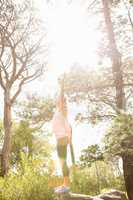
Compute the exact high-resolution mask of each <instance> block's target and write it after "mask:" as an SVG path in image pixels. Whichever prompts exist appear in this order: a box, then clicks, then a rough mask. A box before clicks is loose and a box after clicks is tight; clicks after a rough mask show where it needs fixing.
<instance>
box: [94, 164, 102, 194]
mask: <svg viewBox="0 0 133 200" xmlns="http://www.w3.org/2000/svg"><path fill="white" fill-rule="evenodd" d="M95 170H96V176H97V189H98V194H100V192H101V185H100V176H99V170H98V166H97V161H95Z"/></svg>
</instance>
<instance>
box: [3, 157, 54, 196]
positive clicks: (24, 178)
mask: <svg viewBox="0 0 133 200" xmlns="http://www.w3.org/2000/svg"><path fill="white" fill-rule="evenodd" d="M34 161H35V160H32V159H29V160H28V158H24V159H22V163H21V166H20V167H19V170H18V171H16V173H13V172H10V174H9V175H8V176H7V177H5V178H0V191H1V193H0V195H1V196H0V200H54V199H55V197H54V193H53V190H52V187H50V186H49V174H48V173H46V172H42V171H39V170H38V168H39V166H36V167H35V165H33V166H32V164H33V163H34Z"/></svg>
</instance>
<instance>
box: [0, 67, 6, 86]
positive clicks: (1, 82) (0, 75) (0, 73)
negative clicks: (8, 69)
mask: <svg viewBox="0 0 133 200" xmlns="http://www.w3.org/2000/svg"><path fill="white" fill-rule="evenodd" d="M0 85H1V86H2V88H3V89H4V90H6V86H5V83H4V80H3V78H2V71H1V67H0Z"/></svg>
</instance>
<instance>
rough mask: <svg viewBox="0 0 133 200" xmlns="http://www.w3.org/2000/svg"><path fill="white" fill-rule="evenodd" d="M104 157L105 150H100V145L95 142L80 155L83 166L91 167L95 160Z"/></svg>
mask: <svg viewBox="0 0 133 200" xmlns="http://www.w3.org/2000/svg"><path fill="white" fill-rule="evenodd" d="M103 159H104V156H103V152H102V151H101V150H100V147H99V146H98V145H97V144H95V145H91V146H88V148H86V149H83V150H82V153H81V156H80V164H81V166H82V167H90V166H91V164H92V163H93V162H96V161H98V160H103Z"/></svg>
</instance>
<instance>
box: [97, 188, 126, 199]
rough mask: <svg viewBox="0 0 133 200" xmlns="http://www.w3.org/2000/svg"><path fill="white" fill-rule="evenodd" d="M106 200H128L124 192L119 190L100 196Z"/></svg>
mask: <svg viewBox="0 0 133 200" xmlns="http://www.w3.org/2000/svg"><path fill="white" fill-rule="evenodd" d="M99 197H100V198H102V199H104V200H127V198H126V195H125V194H124V192H121V191H118V190H111V191H110V192H107V193H104V194H101V195H99Z"/></svg>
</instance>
